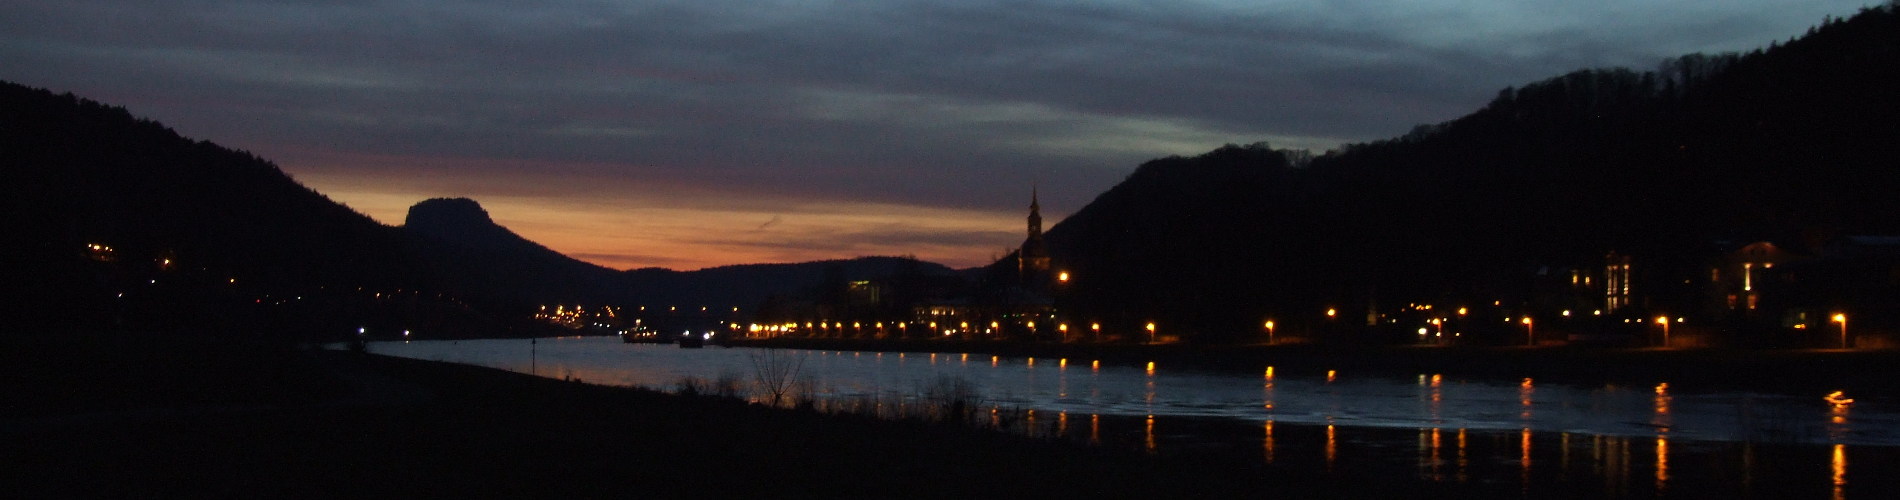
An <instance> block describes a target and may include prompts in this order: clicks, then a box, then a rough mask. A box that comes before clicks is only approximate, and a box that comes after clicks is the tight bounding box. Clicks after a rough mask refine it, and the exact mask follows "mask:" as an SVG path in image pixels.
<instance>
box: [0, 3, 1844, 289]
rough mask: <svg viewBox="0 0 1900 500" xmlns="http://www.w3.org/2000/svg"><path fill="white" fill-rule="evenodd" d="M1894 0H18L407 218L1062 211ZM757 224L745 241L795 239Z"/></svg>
mask: <svg viewBox="0 0 1900 500" xmlns="http://www.w3.org/2000/svg"><path fill="white" fill-rule="evenodd" d="M1862 3H1864V0H1819V1H1817V0H1748V1H1736V2H1654V1H1650V0H1607V1H1603V2H1573V1H1559V0H1515V1H1506V0H1489V1H1457V2H1453V1H1418V0H1383V1H1372V0H1368V1H1353V2H1336V1H1320V0H1288V1H1274V2H1238V1H1192V0H1190V1H1183V2H1167V3H1165V4H1156V3H1152V2H1134V1H1105V2H1066V1H1040V0H969V1H960V2H928V1H922V0H889V1H879V2H808V1H790V0H787V1H775V2H765V3H759V2H733V1H700V0H694V1H686V0H640V1H630V0H629V1H617V0H594V1H559V2H522V1H510V0H463V1H423V0H355V1H345V2H309V1H294V0H255V1H243V0H197V1H185V2H131V3H127V2H118V1H106V0H68V1H62V2H11V3H7V4H4V5H0V60H4V61H8V65H7V68H6V69H5V70H0V78H7V79H13V80H16V81H19V82H21V83H25V84H28V85H36V86H46V87H51V88H54V89H55V90H60V91H73V92H76V93H79V94H81V95H84V96H87V97H91V98H95V99H99V100H103V101H106V102H110V103H113V104H119V105H125V106H127V107H129V108H130V109H132V111H133V112H134V113H135V114H139V115H142V116H147V117H151V118H154V119H157V120H160V121H162V122H164V123H166V124H168V125H170V126H172V127H174V128H175V129H177V130H179V131H181V132H183V133H185V134H187V135H190V136H193V137H195V138H202V139H209V140H212V141H215V142H218V143H221V144H225V145H228V146H232V147H236V148H241V149H246V150H250V151H253V152H256V153H258V154H260V155H263V156H265V157H267V158H271V159H273V160H276V161H277V162H278V163H279V164H280V165H283V166H284V167H285V168H286V170H288V171H291V172H293V173H295V174H296V175H297V176H298V178H300V179H304V180H306V181H310V182H312V183H313V186H314V187H317V188H318V189H320V190H323V191H324V192H326V193H329V194H331V195H332V197H333V198H336V199H339V200H342V201H345V202H348V203H350V204H352V206H357V207H359V208H360V209H363V210H365V211H366V212H369V213H371V214H372V215H376V216H377V217H378V218H381V219H385V220H387V219H386V218H387V217H390V216H391V215H390V214H392V213H393V214H400V211H401V210H402V209H403V208H406V204H404V203H401V202H398V201H397V200H398V199H399V198H400V197H403V196H422V197H426V196H471V197H475V198H477V199H480V200H482V201H483V202H484V203H488V201H489V200H491V199H510V200H518V202H519V203H522V204H524V206H525V204H535V205H536V206H539V207H543V210H546V211H548V212H550V213H553V212H560V213H564V214H568V216H569V217H577V218H590V219H593V220H600V221H606V220H614V218H615V217H616V213H615V212H614V211H615V210H623V209H625V208H626V207H627V206H628V205H629V203H630V202H627V201H625V199H624V198H626V197H627V196H629V195H630V193H633V194H636V195H637V196H641V197H646V198H648V199H651V200H664V203H669V204H671V206H674V207H690V208H691V209H695V210H706V211H711V212H713V213H720V212H722V211H733V212H739V213H745V214H748V216H750V217H755V218H753V219H749V221H748V222H745V223H744V224H743V225H739V226H722V227H728V228H729V227H737V228H739V229H740V230H770V231H783V230H785V227H782V226H792V225H794V224H792V223H791V221H793V220H798V221H805V220H807V218H806V217H805V214H803V213H799V212H796V211H795V210H783V211H780V210H768V209H767V208H766V207H763V206H761V205H768V204H771V203H781V204H788V205H797V206H801V207H809V206H824V207H827V208H826V212H825V213H827V214H834V215H835V214H836V213H843V212H845V211H849V210H875V209H876V207H885V206H903V207H914V208H916V209H919V210H925V211H927V212H930V213H934V214H961V213H981V214H1000V213H1012V212H1015V211H1018V210H1020V205H1021V204H1022V198H1023V197H1024V193H1023V192H1022V191H1025V190H1026V188H1027V186H1028V185H1030V184H1031V183H1032V182H1040V183H1041V185H1042V186H1043V187H1044V188H1045V189H1043V194H1044V198H1043V201H1044V204H1045V207H1047V208H1048V209H1049V210H1050V213H1051V215H1052V218H1053V217H1054V216H1059V215H1060V213H1062V212H1063V211H1066V210H1074V209H1075V208H1079V207H1080V206H1081V205H1082V204H1083V203H1086V202H1087V201H1088V200H1089V199H1090V198H1091V197H1093V196H1094V194H1095V193H1099V192H1101V191H1104V190H1106V189H1107V188H1109V187H1111V186H1112V185H1113V184H1114V183H1116V182H1119V181H1120V180H1121V179H1122V178H1123V177H1124V176H1125V175H1126V173H1127V172H1128V171H1129V170H1131V169H1132V168H1134V166H1135V165H1137V164H1139V163H1140V162H1141V161H1142V160H1145V159H1148V158H1153V157H1159V156H1166V155H1171V154H1193V153H1197V152H1200V151H1205V150H1207V149H1211V148H1214V147H1217V146H1219V145H1221V144H1224V143H1251V142H1255V141H1260V140H1266V141H1268V142H1270V143H1271V144H1274V145H1276V146H1281V147H1300V148H1309V149H1324V148H1329V147H1332V146H1335V145H1337V144H1339V143H1342V142H1349V141H1364V140H1371V139H1379V138H1384V137H1389V136H1394V135H1398V134H1402V133H1404V132H1405V131H1406V130H1409V129H1410V128H1411V127H1412V126H1413V125H1416V124H1421V123H1436V122H1440V121H1444V120H1448V119H1451V118H1455V117H1457V116H1458V115H1460V114H1463V113H1466V112H1469V111H1471V110H1473V109H1476V108H1477V107H1478V106H1480V105H1482V104H1483V103H1484V102H1486V101H1487V100H1488V99H1490V98H1491V97H1492V96H1494V95H1495V93H1496V92H1497V90H1498V89H1500V88H1503V87H1505V86H1509V85H1521V84H1523V83H1526V82H1529V81H1534V80H1539V79H1542V78H1546V77H1549V76H1554V75H1558V74H1562V73H1565V72H1568V71H1570V70H1574V69H1578V68H1583V67H1596V66H1612V65H1624V66H1633V67H1636V68H1637V69H1646V68H1649V67H1652V66H1653V65H1655V64H1656V62H1657V61H1659V60H1660V59H1662V58H1663V57H1667V56H1672V55H1676V54H1679V53H1683V52H1690V51H1726V50H1744V49H1748V48H1752V47H1756V46H1761V45H1765V44H1766V43H1768V42H1769V41H1772V40H1778V39H1785V38H1787V37H1789V36H1792V35H1795V34H1798V33H1800V32H1801V31H1802V30H1803V29H1805V28H1806V27H1807V26H1809V25H1811V24H1814V23H1817V22H1819V21H1820V20H1821V18H1822V17H1823V16H1825V15H1829V14H1832V15H1836V16H1839V15H1845V14H1849V13H1851V12H1852V11H1853V10H1854V9H1855V8H1857V7H1859V6H1860V5H1861V4H1862ZM416 199H417V200H419V199H421V198H420V197H418V198H416ZM762 200H770V201H762ZM411 202H413V200H411ZM643 203H646V202H643ZM652 203H660V202H652ZM640 206H642V207H646V206H649V205H648V204H640ZM836 207H855V208H848V209H840V208H836ZM778 214H787V216H786V217H785V219H784V220H785V221H786V222H784V223H783V224H780V225H771V224H768V225H767V226H760V225H759V224H758V222H757V221H758V220H759V218H764V217H774V216H777V215H778ZM792 214H796V215H798V217H796V219H794V218H793V217H791V216H790V215H792ZM397 216H398V217H399V215H397ZM719 220H722V221H723V220H724V219H719ZM825 220H831V221H834V222H837V221H843V220H847V219H844V218H831V219H825ZM524 222H529V221H524ZM550 224H551V223H550ZM917 227H922V228H924V229H922V230H927V231H951V232H952V233H953V234H957V233H954V232H955V231H960V230H974V229H968V228H964V229H957V228H947V227H937V226H927V225H920V226H917ZM1010 227H1013V226H1010ZM807 229H811V230H817V229H815V228H807ZM593 230H609V231H611V230H614V229H611V228H607V227H605V225H604V223H595V224H594V229H593ZM837 231H842V230H837ZM550 234H552V233H550ZM827 234H830V238H834V239H845V238H864V239H867V240H866V241H867V243H864V244H865V245H868V246H866V247H864V248H881V247H877V246H875V245H873V244H872V243H869V242H868V241H869V240H868V239H873V238H886V237H888V238H886V239H887V240H890V241H899V240H905V238H904V237H902V235H901V234H897V233H890V234H873V233H871V232H850V231H844V232H832V233H827ZM550 237H556V236H550ZM561 237H564V236H561ZM581 239H585V238H581ZM952 239H953V240H960V239H959V238H952ZM576 241H580V240H579V239H577V240H576ZM655 241H656V240H651V239H629V240H627V241H626V242H625V244H628V245H647V244H659V243H657V242H655ZM727 243H729V244H731V245H740V244H743V242H727ZM805 243H807V244H812V245H823V244H829V240H823V241H805ZM917 243H918V244H933V243H932V242H929V241H921V240H919V241H917ZM669 244H670V243H669ZM752 244H756V245H759V248H760V250H758V252H756V253H750V254H740V253H732V254H730V255H732V256H733V258H764V257H774V256H785V257H790V256H792V254H790V253H783V252H784V249H783V248H782V245H778V246H774V244H773V243H771V242H764V241H760V242H754V243H752ZM992 244H993V243H985V245H992ZM1003 244H1008V243H1003ZM837 246H838V245H832V247H828V248H831V249H832V250H836V251H845V250H850V249H851V248H852V247H849V246H845V247H844V248H836V247H837ZM556 248H557V249H560V248H561V247H559V246H556ZM946 248H947V247H946ZM571 250H573V251H585V252H589V253H596V254H600V255H613V254H620V253H617V252H625V253H626V254H628V255H631V254H633V253H638V252H634V251H631V250H611V251H609V250H600V249H571ZM944 251H945V252H947V251H948V250H944ZM645 253H647V254H654V253H656V252H645ZM984 253H987V252H984ZM980 258H981V257H980V256H977V257H966V258H963V259H964V260H971V259H980Z"/></svg>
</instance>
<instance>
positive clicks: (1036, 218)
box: [1029, 186, 1042, 240]
mask: <svg viewBox="0 0 1900 500" xmlns="http://www.w3.org/2000/svg"><path fill="white" fill-rule="evenodd" d="M1029 239H1032V240H1039V239H1042V205H1039V204H1037V203H1036V187H1035V186H1030V187H1029Z"/></svg>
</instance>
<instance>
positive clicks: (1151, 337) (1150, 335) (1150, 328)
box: [1148, 321, 1155, 344]
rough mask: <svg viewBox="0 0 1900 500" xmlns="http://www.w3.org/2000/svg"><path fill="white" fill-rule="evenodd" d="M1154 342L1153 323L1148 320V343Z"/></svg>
mask: <svg viewBox="0 0 1900 500" xmlns="http://www.w3.org/2000/svg"><path fill="white" fill-rule="evenodd" d="M1154 342H1155V324H1154V322H1153V321H1150V322H1148V343H1150V344H1153V343H1154Z"/></svg>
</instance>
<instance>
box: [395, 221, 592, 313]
mask: <svg viewBox="0 0 1900 500" xmlns="http://www.w3.org/2000/svg"><path fill="white" fill-rule="evenodd" d="M402 229H403V231H404V232H406V233H408V234H409V235H411V236H414V237H415V239H416V240H417V241H418V243H419V244H420V245H421V246H422V248H424V249H426V251H425V253H426V255H428V256H429V257H430V259H429V262H428V263H429V265H431V266H433V267H434V268H435V269H437V270H439V271H440V272H441V273H442V276H443V277H444V279H445V280H447V281H449V282H450V283H453V286H454V287H456V288H459V289H466V290H475V291H479V294H480V295H481V296H484V297H488V298H490V299H492V300H500V301H503V302H504V303H505V304H507V305H508V306H509V307H527V306H532V305H537V304H550V303H556V304H573V303H591V304H602V303H620V302H622V301H624V299H625V298H626V297H627V290H626V289H625V288H626V286H627V284H626V283H623V282H622V281H621V280H619V279H618V276H619V273H618V272H616V271H614V270H611V269H607V268H605V267H601V266H597V265H594V264H589V263H587V262H583V261H580V260H576V259H574V258H571V257H568V256H566V255H562V254H561V253H560V252H556V251H554V250H550V249H548V248H547V247H544V246H541V245H540V244H538V243H535V242H532V241H528V240H527V239H526V238H522V237H521V236H520V235H517V234H515V233H514V232H513V231H509V230H508V229H507V228H504V227H502V226H500V225H497V224H495V222H494V221H493V220H492V219H490V218H489V217H488V211H486V210H483V209H482V207H481V205H480V204H478V203H476V202H475V200H470V199H467V198H436V199H430V200H424V201H422V202H420V203H417V204H415V205H414V206H411V207H409V215H408V217H407V218H405V219H404V221H403V226H402Z"/></svg>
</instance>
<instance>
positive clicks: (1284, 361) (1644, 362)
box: [738, 338, 1900, 397]
mask: <svg viewBox="0 0 1900 500" xmlns="http://www.w3.org/2000/svg"><path fill="white" fill-rule="evenodd" d="M738 345H745V346H754V347H779V348H792V349H817V350H839V351H851V350H865V351H885V352H900V351H901V352H968V353H983V354H993V355H1000V356H1006V357H1016V358H1022V357H1038V358H1068V359H1070V360H1071V362H1075V361H1078V360H1087V361H1093V360H1101V361H1102V362H1103V363H1105V364H1115V365H1125V366H1143V365H1145V364H1146V363H1148V362H1154V363H1155V364H1156V365H1157V367H1158V369H1162V370H1182V369H1187V370H1201V371H1215V372H1230V373H1245V374H1256V375H1257V374H1261V373H1263V372H1264V370H1265V368H1266V367H1268V366H1272V367H1274V371H1275V373H1276V374H1277V375H1279V376H1295V377H1320V376H1324V374H1325V373H1326V372H1327V371H1329V370H1336V371H1338V372H1339V374H1340V375H1341V376H1347V377H1352V376H1385V377H1412V376H1417V375H1419V374H1444V375H1446V376H1448V377H1454V378H1466V379H1488V380H1497V381H1501V382H1512V383H1515V382H1517V381H1519V380H1521V379H1523V378H1532V379H1535V380H1537V381H1539V382H1560V383H1575V384H1584V385H1597V384H1623V385H1639V386H1647V385H1655V384H1658V383H1662V382H1667V383H1669V384H1670V386H1671V387H1677V388H1681V389H1691V390H1730V389H1739V390H1756V391H1776V392H1789V393H1796V394H1806V393H1814V394H1816V395H1817V397H1818V395H1820V394H1825V393H1827V392H1831V391H1835V390H1846V391H1849V393H1850V394H1852V393H1893V392H1895V391H1900V351H1895V350H1859V351H1830V350H1746V349H1669V350H1665V349H1607V348H1584V347H1538V348H1522V347H1331V346H1319V345H1277V346H1264V345H1249V346H1197V345H1189V344H1156V345H1137V344H1039V343H1013V342H970V341H931V340H855V339H792V338H783V339H771V340H745V341H738Z"/></svg>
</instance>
